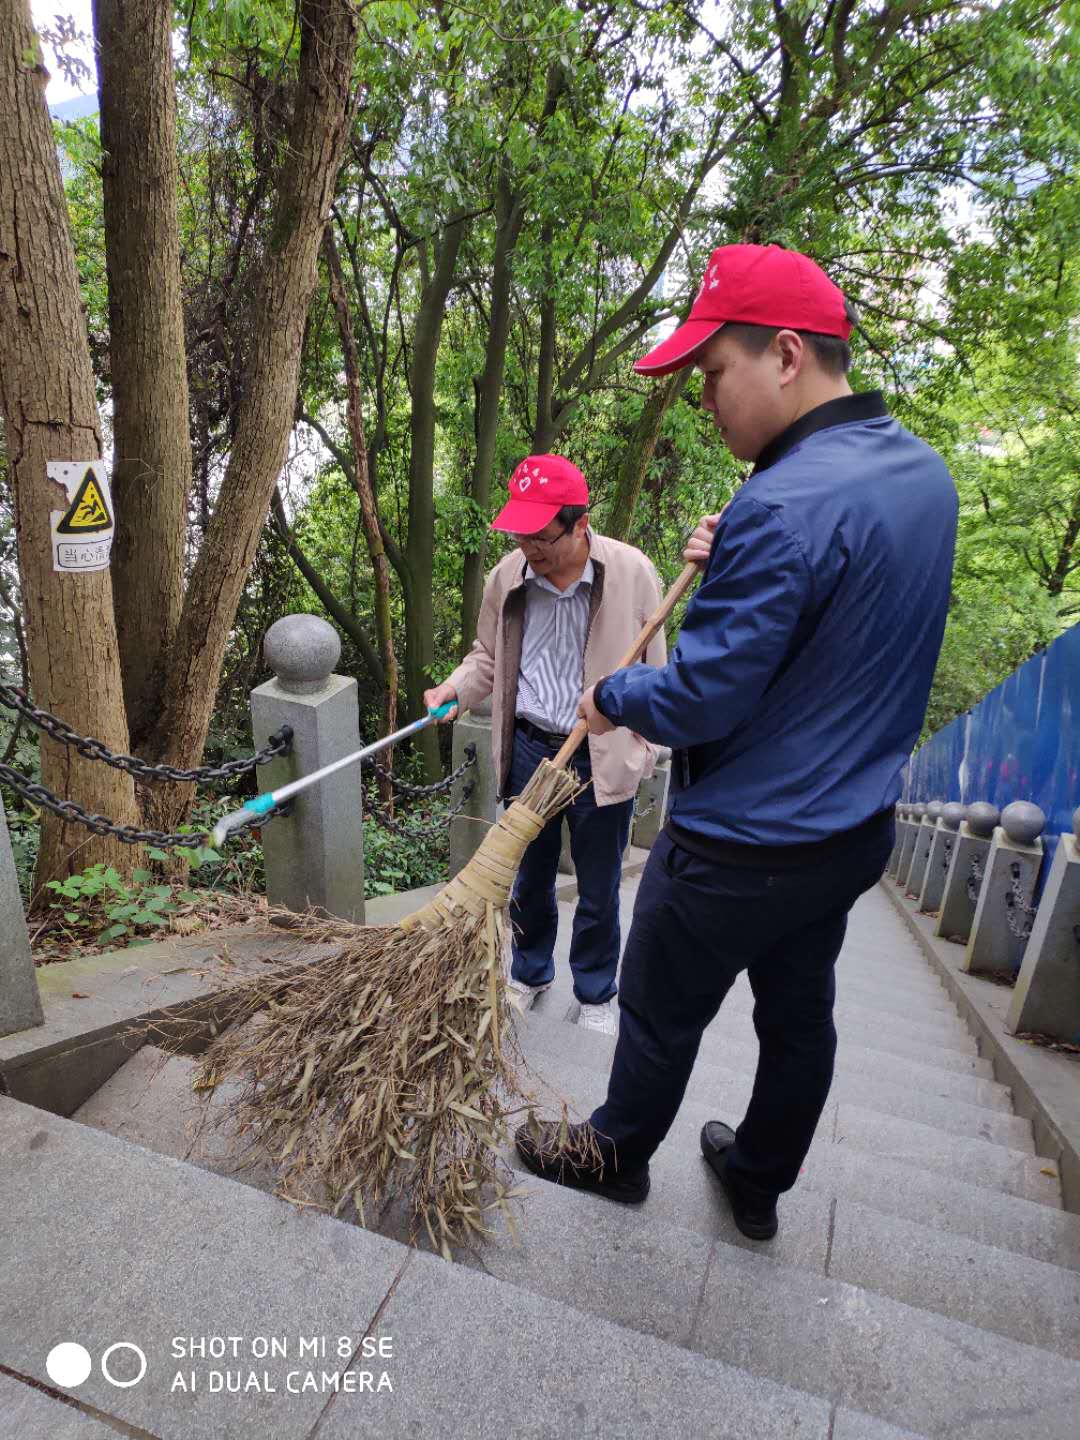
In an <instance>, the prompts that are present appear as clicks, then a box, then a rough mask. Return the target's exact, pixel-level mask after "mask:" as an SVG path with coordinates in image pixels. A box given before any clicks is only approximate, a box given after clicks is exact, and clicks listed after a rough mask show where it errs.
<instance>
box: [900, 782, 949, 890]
mask: <svg viewBox="0 0 1080 1440" xmlns="http://www.w3.org/2000/svg"><path fill="white" fill-rule="evenodd" d="M940 818H941V801H940V800H931V801H930V804H929V805H927V807H926V814H925V815H924V816H923V818H922V821H921V823H920V825H919V829H918V831H917V832H916V835H915V848H914V850H913V851H912V855H911V869H910V870H909V871H908V878H907V893H908V894H909V895H912V896H914V895H918V894H920V893H921V891H922V886H923V878H924V876H925V875H926V862H927V861H928V860H929V859H930V847H931V845H933V843H934V831H935V830H936V829H937V822H938V820H939V819H940Z"/></svg>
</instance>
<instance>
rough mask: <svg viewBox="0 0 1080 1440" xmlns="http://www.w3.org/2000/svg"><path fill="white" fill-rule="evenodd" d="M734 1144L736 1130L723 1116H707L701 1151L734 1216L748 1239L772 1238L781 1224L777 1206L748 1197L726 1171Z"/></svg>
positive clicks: (703, 1128) (702, 1134)
mask: <svg viewBox="0 0 1080 1440" xmlns="http://www.w3.org/2000/svg"><path fill="white" fill-rule="evenodd" d="M734 1144H735V1131H734V1130H732V1128H731V1126H730V1125H725V1124H724V1123H723V1121H721V1120H707V1121H706V1122H705V1125H704V1126H703V1127H702V1131H701V1153H702V1154H703V1155H704V1156H705V1159H706V1160H707V1161H708V1162H709V1164H710V1166H711V1167H712V1169H713V1172H714V1174H715V1175H716V1178H717V1179H718V1180H719V1181H720V1184H721V1186H722V1187H723V1190H724V1194H725V1195H726V1196H727V1199H728V1204H729V1205H730V1206H731V1214H732V1218H733V1219H734V1221H735V1224H736V1225H737V1226H738V1227H739V1229H740V1230H741V1231H742V1233H743V1234H744V1235H745V1236H746V1238H747V1239H748V1240H771V1239H772V1238H773V1236H774V1235H775V1234H776V1232H777V1230H778V1229H779V1227H780V1222H779V1220H778V1219H777V1218H776V1206H775V1205H766V1204H764V1203H763V1202H762V1201H760V1200H748V1199H747V1198H746V1197H745V1196H744V1195H742V1194H740V1192H739V1191H738V1190H737V1189H736V1187H735V1184H734V1182H733V1181H732V1180H730V1179H729V1178H728V1174H727V1152H728V1151H729V1150H730V1149H731V1147H732V1145H734Z"/></svg>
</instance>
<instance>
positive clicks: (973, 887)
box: [967, 855, 983, 905]
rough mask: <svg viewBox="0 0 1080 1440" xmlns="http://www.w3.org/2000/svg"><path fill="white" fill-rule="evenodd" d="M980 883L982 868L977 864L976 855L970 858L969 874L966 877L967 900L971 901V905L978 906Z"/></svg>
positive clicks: (977, 858)
mask: <svg viewBox="0 0 1080 1440" xmlns="http://www.w3.org/2000/svg"><path fill="white" fill-rule="evenodd" d="M982 881H983V872H982V866H981V865H980V864H979V857H978V856H977V855H973V856H972V857H971V873H970V874H969V875H968V882H967V893H968V899H969V900H970V901H971V903H972V905H976V904H978V900H979V891H980V890H981V889H982Z"/></svg>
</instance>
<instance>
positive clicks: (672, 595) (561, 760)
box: [551, 565, 701, 770]
mask: <svg viewBox="0 0 1080 1440" xmlns="http://www.w3.org/2000/svg"><path fill="white" fill-rule="evenodd" d="M700 574H701V567H700V566H699V565H687V566H686V567H685V569H684V570H683V572H682V574H681V575H680V576H679V578H678V579H677V580H676V581H675V584H674V585H672V587H671V589H670V590H669V591H668V592H667V594H666V595H665V596H664V598H663V600H661V601H660V604H659V605H658V606H657V607H656V609H655V610H654V611H653V613H652V614H651V615H650V616H649V618H648V620H646V621H645V624H644V625H643V626H642V627H641V632H640V634H639V635H638V637H637V639H636V640H635V641H634V643H633V645H631V646H630V649H629V650H627V652H626V654H625V655H624V656H623V657H622V659H621V660H620V661H619V663H618V664H617V665H613V666H612V669H613V670H623V669H625V667H626V666H627V665H633V663H634V661H635V660H640V659H641V656H642V654H643V653H644V651H645V649H646V648H647V646H648V644H649V641H650V640H651V639H652V638H653V636H654V635H655V634H656V632H657V631H658V630H659V629H660V626H661V625H663V623H664V621H665V620H666V619H667V618H668V616H669V615H670V614H671V612H672V611H673V610H674V609H675V606H676V605H677V604H678V603H679V601H680V600H681V599H682V597H683V596H684V595H685V594H686V592H687V590H689V589H690V586H691V585H692V584H693V583H694V581H695V580H696V579H697V577H698V576H699V575H700ZM588 733H589V724H588V721H587V720H579V721H578V722H577V724H576V725H575V726H574V728H573V730H571V731H570V734H569V735H568V736H567V737H566V739H565V740H564V741H563V744H562V749H561V750H560V751H559V753H558V754H557V755H556V756H555V759H554V760H552V762H551V763H552V765H554V766H555V768H556V770H564V769H565V768H566V765H567V763H568V762H569V760H570V757H571V756H572V755H573V754H574V752H575V750H577V749H578V748H579V747H580V745H581V742H582V741H583V740H584V739H585V737H586V735H588Z"/></svg>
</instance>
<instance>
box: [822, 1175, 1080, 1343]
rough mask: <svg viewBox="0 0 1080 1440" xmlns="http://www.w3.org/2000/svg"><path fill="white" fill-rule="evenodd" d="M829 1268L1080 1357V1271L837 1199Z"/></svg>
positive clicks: (904, 1298)
mask: <svg viewBox="0 0 1080 1440" xmlns="http://www.w3.org/2000/svg"><path fill="white" fill-rule="evenodd" d="M833 1220H834V1224H833V1229H832V1236H831V1249H830V1253H829V1271H828V1273H829V1274H830V1275H831V1276H833V1277H834V1278H835V1279H837V1280H846V1281H848V1282H849V1283H850V1284H853V1285H861V1286H863V1287H865V1288H866V1289H868V1290H874V1291H877V1292H879V1293H881V1294H885V1295H891V1296H892V1297H893V1299H895V1300H902V1301H904V1302H905V1303H906V1304H908V1305H915V1306H918V1307H919V1308H920V1309H923V1310H933V1311H935V1312H936V1313H937V1314H939V1315H948V1316H951V1317H952V1318H953V1319H956V1320H965V1321H967V1322H968V1323H970V1324H972V1325H978V1326H979V1327H980V1328H981V1329H983V1330H993V1331H994V1332H995V1333H996V1334H998V1335H1008V1336H1009V1337H1010V1338H1011V1339H1013V1340H1019V1341H1021V1342H1022V1343H1023V1344H1026V1345H1038V1346H1040V1347H1042V1348H1043V1349H1044V1350H1054V1351H1056V1352H1057V1353H1058V1354H1059V1355H1066V1356H1068V1357H1070V1358H1071V1359H1073V1360H1080V1272H1077V1271H1076V1270H1070V1269H1066V1268H1065V1267H1063V1266H1061V1265H1054V1264H1048V1263H1046V1262H1044V1261H1038V1260H1032V1259H1030V1258H1027V1257H1024V1258H1021V1257H1020V1256H1017V1255H1014V1254H1011V1253H1010V1252H1009V1251H1006V1250H1000V1249H997V1248H996V1247H994V1246H990V1245H980V1244H978V1243H977V1242H975V1241H972V1240H969V1239H961V1238H960V1237H958V1236H955V1235H947V1234H943V1233H942V1232H941V1231H940V1230H934V1229H932V1228H931V1227H929V1226H927V1225H921V1224H919V1223H917V1222H915V1221H911V1220H899V1219H897V1218H896V1217H895V1216H891V1215H883V1214H881V1212H880V1211H877V1210H874V1209H872V1208H870V1207H869V1206H866V1205H859V1204H857V1203H852V1202H851V1201H840V1202H839V1203H838V1204H837V1206H836V1209H835V1212H834V1216H833Z"/></svg>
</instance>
